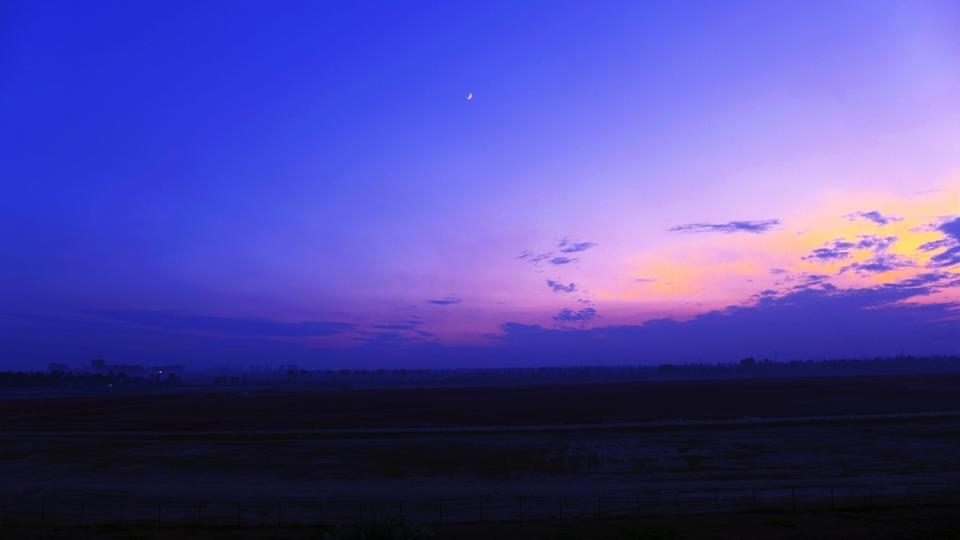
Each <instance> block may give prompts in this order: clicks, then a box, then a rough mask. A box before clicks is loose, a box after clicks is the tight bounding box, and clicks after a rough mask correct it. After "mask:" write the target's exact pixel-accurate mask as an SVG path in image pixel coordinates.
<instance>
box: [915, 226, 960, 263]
mask: <svg viewBox="0 0 960 540" xmlns="http://www.w3.org/2000/svg"><path fill="white" fill-rule="evenodd" d="M936 228H937V230H939V231H941V232H942V233H944V234H946V235H947V236H946V237H945V238H942V239H940V240H936V241H934V242H927V243H926V244H924V245H922V246H920V249H921V250H923V251H936V250H938V249H943V251H941V252H940V253H937V254H936V255H934V256H932V257H931V258H930V266H933V267H934V268H946V267H948V266H955V265H957V264H960V217H955V218H952V219H950V220H949V221H945V222H943V223H941V224H940V225H938V226H937V227H936Z"/></svg>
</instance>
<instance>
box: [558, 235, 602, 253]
mask: <svg viewBox="0 0 960 540" xmlns="http://www.w3.org/2000/svg"><path fill="white" fill-rule="evenodd" d="M596 246H597V244H596V243H595V242H575V241H571V240H569V239H567V238H564V239H563V240H561V241H560V242H559V243H558V244H557V248H559V249H560V252H561V253H579V252H581V251H586V250H588V249H590V248H592V247H596Z"/></svg>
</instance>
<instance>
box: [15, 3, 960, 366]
mask: <svg viewBox="0 0 960 540" xmlns="http://www.w3.org/2000/svg"><path fill="white" fill-rule="evenodd" d="M468 95H469V96H471V98H470V99H468V98H467V97H468ZM0 118H2V121H0V163H2V166H0V189H2V191H0V252H2V253H3V257H2V264H0V364H2V365H5V366H8V367H11V368H17V369H20V368H37V367H45V366H46V365H47V363H49V362H67V363H71V364H82V363H86V362H88V361H89V360H90V359H91V358H98V357H102V358H105V359H107V361H108V362H117V363H147V364H150V363H185V364H187V365H190V366H206V367H209V366H227V365H232V366H249V365H281V364H297V365H302V366H306V367H316V368H324V367H331V368H351V367H356V368H371V367H401V366H404V367H485V366H490V367H499V366H530V365H579V364H615V365H621V364H659V363H664V362H678V363H680V362H723V361H734V360H737V359H739V358H742V357H746V356H756V357H758V358H771V359H777V360H790V359H820V358H838V357H867V356H877V355H880V356H887V355H895V354H903V353H906V354H960V4H958V3H956V2H952V1H942V2H941V1H920V0H918V1H910V2H907V1H892V0H882V1H853V0H845V1H840V2H837V1H830V2H819V1H785V0H777V1H753V2H744V1H731V2H722V3H721V2H696V1H686V2H655V1H651V2H600V3H598V2H561V1H553V2H537V1H530V2H482V3H467V2H441V3H437V2H295V1H289V2H280V3H270V2H229V3H228V2H106V1H105V2H94V3H90V2H48V1H43V0H40V1H37V0H31V1H22V2H21V1H17V0H14V1H7V2H3V4H2V5H0Z"/></svg>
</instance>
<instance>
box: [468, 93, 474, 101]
mask: <svg viewBox="0 0 960 540" xmlns="http://www.w3.org/2000/svg"><path fill="white" fill-rule="evenodd" d="M472 99H473V92H468V93H467V101H471V100H472Z"/></svg>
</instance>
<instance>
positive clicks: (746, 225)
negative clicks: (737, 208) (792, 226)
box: [670, 219, 780, 234]
mask: <svg viewBox="0 0 960 540" xmlns="http://www.w3.org/2000/svg"><path fill="white" fill-rule="evenodd" d="M777 225H780V220H779V219H764V220H760V221H729V222H727V223H687V224H685V225H677V226H676V227H671V228H670V231H672V232H683V233H711V232H719V233H727V234H729V233H736V232H747V233H753V234H759V233H764V232H767V231H770V230H772V229H773V228H774V227H776V226H777Z"/></svg>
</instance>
